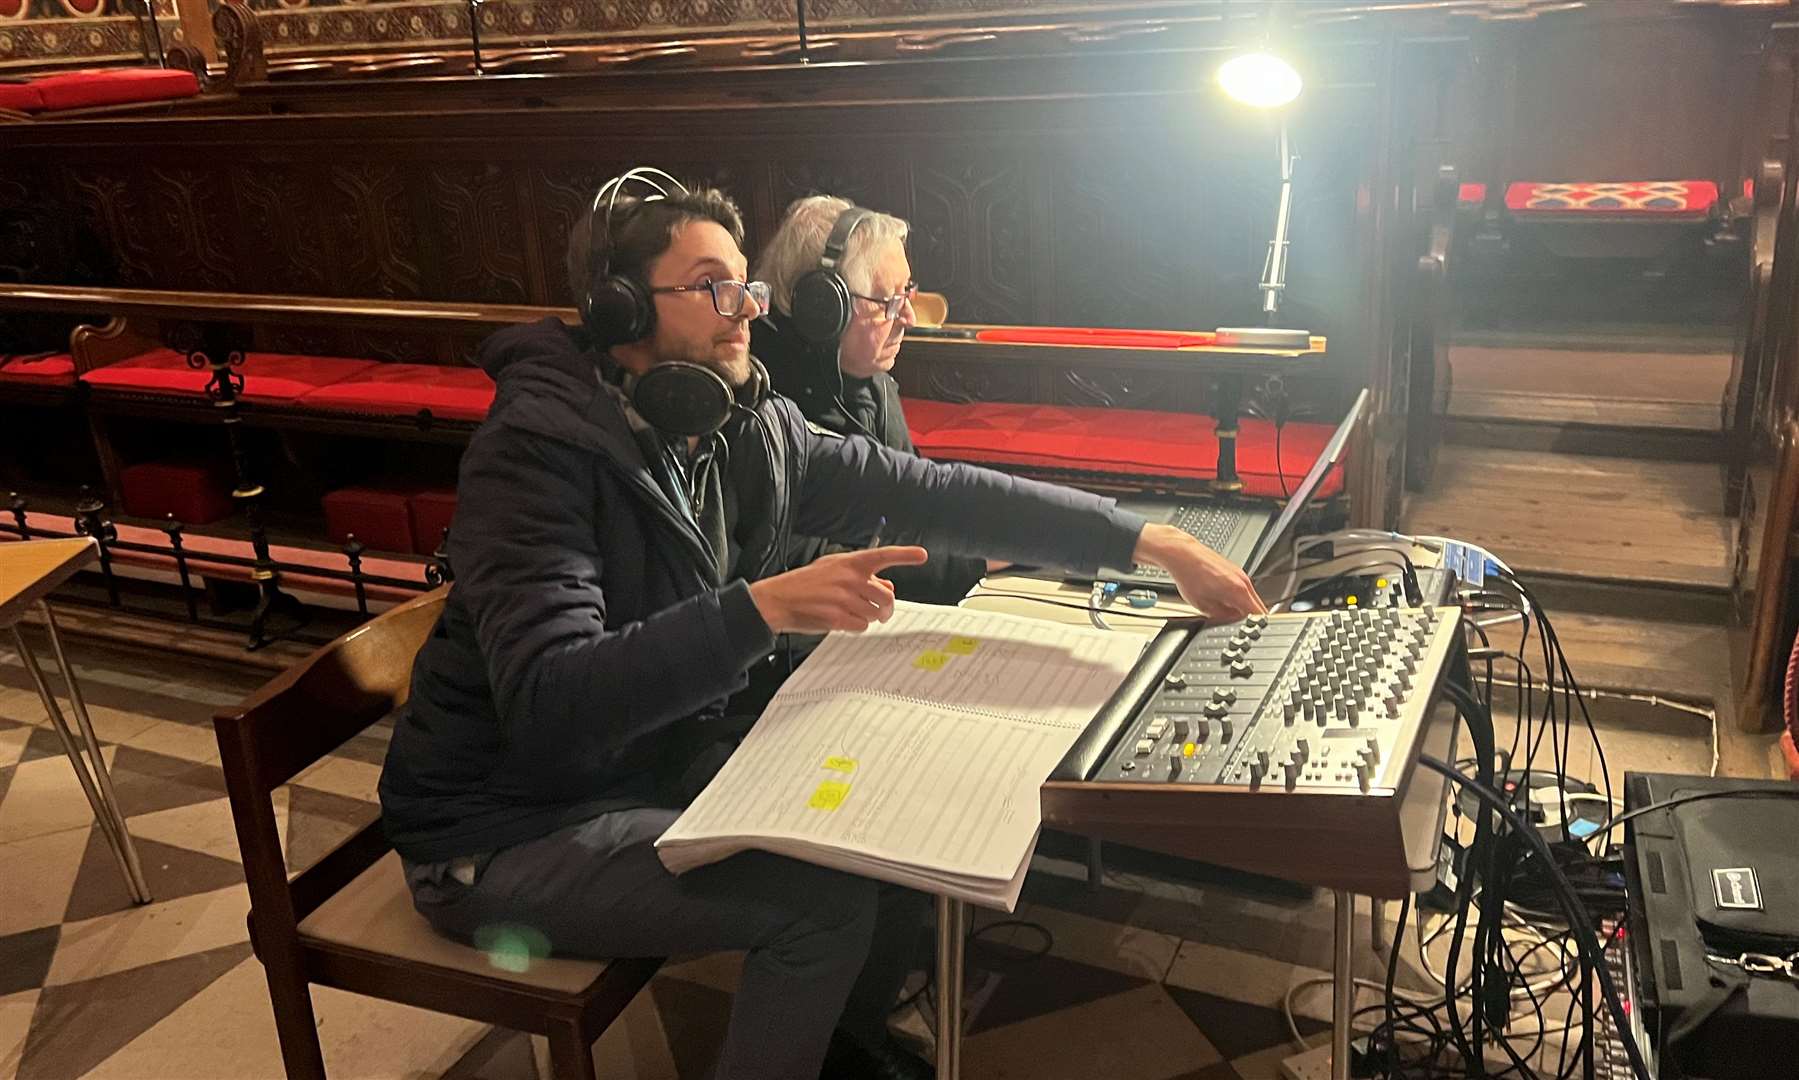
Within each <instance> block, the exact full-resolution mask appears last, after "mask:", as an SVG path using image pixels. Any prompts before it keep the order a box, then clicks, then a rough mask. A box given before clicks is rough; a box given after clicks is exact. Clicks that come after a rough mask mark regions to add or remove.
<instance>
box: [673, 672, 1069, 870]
mask: <svg viewBox="0 0 1799 1080" xmlns="http://www.w3.org/2000/svg"><path fill="white" fill-rule="evenodd" d="M810 662H811V661H810V660H808V661H807V663H808V664H810ZM1077 733H1078V732H1069V731H1066V730H1060V729H1057V728H1052V727H1044V726H1040V725H1036V724H1031V723H1027V722H1024V721H1022V720H1013V719H1007V718H1004V717H996V716H991V715H971V714H966V713H957V712H952V711H948V710H943V709H935V708H931V707H929V706H922V705H918V704H914V703H911V702H904V701H896V700H893V699H891V698H884V697H879V696H874V695H867V694H854V693H842V694H835V695H832V696H830V697H824V698H810V699H807V700H798V701H789V702H785V703H783V702H781V701H780V699H779V698H777V699H776V701H775V703H773V704H771V705H770V707H769V709H768V711H766V712H764V713H763V715H762V718H761V719H760V720H759V721H757V723H756V726H755V728H754V729H753V730H752V731H751V732H750V734H749V736H748V737H747V738H745V739H744V741H743V744H742V745H741V746H739V747H738V749H737V752H736V753H735V754H733V755H732V756H731V759H730V760H729V761H728V762H726V763H725V766H724V768H723V769H722V770H720V772H719V774H718V776H716V777H715V778H714V779H713V781H712V783H711V784H710V785H708V786H707V788H706V790H705V791H704V792H702V793H701V794H700V796H699V798H698V799H696V800H694V802H693V804H692V805H691V806H689V807H688V808H687V811H686V812H685V813H683V814H682V815H681V817H680V820H678V821H677V822H676V823H675V824H674V825H673V826H672V827H670V829H669V830H668V832H666V833H664V834H663V837H662V839H661V840H660V841H659V842H658V844H659V845H661V844H667V843H670V842H680V841H683V840H692V839H695V838H703V837H706V836H721V835H722V836H743V837H761V838H766V839H770V840H778V839H800V840H808V841H814V842H817V843H819V844H821V845H823V846H825V847H834V848H842V849H848V850H852V851H856V852H859V853H864V854H868V855H873V856H876V857H878V858H881V859H884V860H890V861H893V862H899V863H907V864H910V865H913V866H918V867H924V868H930V869H936V870H943V871H948V872H953V873H959V874H971V875H978V876H981V877H989V878H994V879H997V880H1000V881H1004V880H1007V879H1009V878H1011V877H1012V876H1013V875H1014V874H1015V873H1016V872H1017V870H1018V865H1019V858H1020V854H1021V853H1022V852H1026V851H1028V850H1029V848H1030V846H1031V844H1032V841H1033V840H1034V838H1035V836H1036V833H1037V829H1038V825H1039V824H1040V820H1041V819H1040V813H1039V806H1038V802H1037V798H1038V797H1037V789H1038V786H1039V785H1040V784H1041V783H1042V782H1043V778H1044V777H1045V776H1047V775H1048V774H1049V772H1050V770H1051V769H1053V768H1054V767H1055V765H1056V762H1058V761H1060V760H1061V758H1062V755H1063V754H1065V753H1067V750H1068V746H1069V745H1070V744H1071V743H1072V741H1073V739H1074V736H1075V734H1077Z"/></svg>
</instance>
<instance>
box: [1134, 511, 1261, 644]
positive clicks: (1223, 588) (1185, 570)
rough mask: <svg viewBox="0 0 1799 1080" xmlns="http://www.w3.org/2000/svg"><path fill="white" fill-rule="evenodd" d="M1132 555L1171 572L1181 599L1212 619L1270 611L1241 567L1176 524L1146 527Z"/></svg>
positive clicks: (1214, 620) (1221, 620) (1237, 617)
mask: <svg viewBox="0 0 1799 1080" xmlns="http://www.w3.org/2000/svg"><path fill="white" fill-rule="evenodd" d="M1131 557H1132V558H1133V559H1135V560H1136V561H1137V562H1138V563H1147V564H1149V565H1151V566H1159V567H1161V568H1162V569H1164V570H1166V571H1168V576H1169V577H1172V578H1173V579H1174V584H1175V587H1176V588H1178V589H1180V591H1181V599H1183V600H1185V601H1187V603H1189V604H1192V605H1193V606H1194V607H1196V608H1198V609H1199V610H1200V611H1203V612H1205V614H1206V617H1207V618H1208V619H1210V620H1211V621H1212V622H1235V621H1236V620H1238V619H1241V618H1242V617H1243V616H1245V615H1253V614H1257V613H1260V612H1264V611H1267V610H1268V608H1267V606H1266V605H1264V604H1263V603H1262V598H1261V597H1260V596H1258V595H1257V594H1256V587H1255V584H1254V583H1253V582H1251V581H1250V580H1249V575H1248V574H1246V573H1244V572H1243V570H1242V568H1241V567H1239V566H1238V565H1237V564H1236V563H1233V562H1231V561H1230V560H1228V559H1226V558H1225V557H1224V556H1222V555H1220V554H1218V553H1217V552H1216V551H1213V550H1212V549H1211V548H1209V547H1207V546H1205V545H1204V544H1202V543H1200V542H1199V541H1198V540H1196V539H1194V538H1193V537H1192V536H1190V535H1189V534H1187V533H1185V532H1182V531H1181V530H1179V529H1177V528H1175V527H1174V526H1172V525H1156V524H1150V525H1145V526H1143V532H1142V533H1140V534H1138V536H1137V547H1136V550H1134V551H1133V552H1132V553H1131Z"/></svg>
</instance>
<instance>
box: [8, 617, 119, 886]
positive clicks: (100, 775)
mask: <svg viewBox="0 0 1799 1080" xmlns="http://www.w3.org/2000/svg"><path fill="white" fill-rule="evenodd" d="M38 610H39V611H40V612H42V614H43V616H44V626H45V628H46V629H47V630H48V632H49V635H50V648H51V650H52V652H54V653H55V655H56V663H57V666H58V667H59V668H60V669H61V670H62V677H63V682H64V683H66V684H67V685H68V688H69V703H70V705H71V706H72V707H73V710H74V713H75V722H76V723H77V724H79V725H80V727H81V739H82V741H81V742H80V743H78V742H77V741H76V739H75V736H74V733H73V732H71V731H70V730H69V724H68V721H67V720H65V719H64V718H63V715H62V709H61V708H60V707H59V706H58V705H57V703H56V695H55V693H53V692H52V691H51V689H50V682H49V680H47V679H46V678H44V672H43V669H42V668H41V667H39V666H38V662H37V657H36V656H35V655H34V654H33V653H32V651H31V646H30V645H29V644H27V642H26V640H25V635H24V633H23V632H21V631H20V629H19V628H18V627H17V626H14V627H13V641H14V642H15V643H16V644H17V645H18V648H19V658H20V660H22V661H23V662H24V664H25V670H26V671H28V672H30V674H31V681H32V682H33V683H34V684H36V686H37V692H38V697H39V698H41V699H42V700H43V702H44V711H45V712H46V713H48V714H49V716H50V723H51V726H53V727H54V728H55V729H56V734H57V737H58V738H59V739H61V741H62V744H63V752H64V753H65V754H67V755H68V758H69V764H70V766H72V767H73V768H74V770H75V778H76V780H78V781H79V782H80V783H81V790H82V792H83V794H85V795H86V796H87V801H88V805H90V806H92V807H93V808H94V819H95V821H96V822H97V823H98V824H99V826H100V831H101V833H102V834H103V835H104V836H105V837H106V841H107V844H108V846H110V847H111V848H112V852H113V857H114V858H116V859H117V860H118V862H119V869H120V871H121V872H123V874H124V875H125V885H126V888H127V889H128V890H129V891H130V893H131V898H132V900H133V902H135V903H139V904H147V903H149V902H150V885H149V882H148V881H146V880H145V878H144V868H143V865H142V864H141V863H140V862H139V861H138V857H137V849H136V848H135V847H134V846H132V843H131V834H130V833H129V832H127V831H126V829H125V815H124V813H123V812H122V811H121V810H120V809H119V799H118V795H117V793H115V792H114V791H113V786H112V774H111V773H109V772H108V771H107V770H106V759H105V758H104V757H102V756H101V754H100V740H99V738H98V737H97V736H96V735H95V734H94V723H93V720H92V719H91V718H89V716H88V713H87V701H86V700H85V699H84V698H82V696H81V684H80V683H79V682H78V681H77V680H76V678H75V669H74V668H73V667H71V666H70V665H69V658H68V654H67V653H65V652H64V651H63V647H62V636H61V635H60V634H59V633H58V632H57V628H56V617H55V616H54V615H52V614H51V612H50V605H49V604H47V603H45V602H43V601H41V600H40V601H38ZM83 743H85V746H86V757H87V758H89V759H92V762H93V769H94V772H93V775H91V776H90V775H89V774H88V771H87V763H86V760H84V758H83V754H82V746H83ZM96 781H97V783H96Z"/></svg>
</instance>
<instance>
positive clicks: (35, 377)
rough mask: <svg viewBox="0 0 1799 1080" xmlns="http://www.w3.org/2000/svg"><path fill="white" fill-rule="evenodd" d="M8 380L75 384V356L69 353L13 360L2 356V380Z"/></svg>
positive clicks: (0, 369) (0, 368) (0, 379)
mask: <svg viewBox="0 0 1799 1080" xmlns="http://www.w3.org/2000/svg"><path fill="white" fill-rule="evenodd" d="M8 381H11V382H25V383H36V384H45V383H47V384H50V385H56V386H74V385H75V358H74V357H72V356H70V355H69V354H68V353H55V354H53V355H51V356H37V357H29V358H27V357H15V358H14V359H11V360H7V359H5V358H3V357H0V382H8Z"/></svg>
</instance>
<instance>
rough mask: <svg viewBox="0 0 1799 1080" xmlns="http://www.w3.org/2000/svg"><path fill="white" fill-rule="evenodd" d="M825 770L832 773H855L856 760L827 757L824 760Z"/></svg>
mask: <svg viewBox="0 0 1799 1080" xmlns="http://www.w3.org/2000/svg"><path fill="white" fill-rule="evenodd" d="M825 768H827V769H830V770H831V771H832V772H855V771H856V759H855V758H850V757H828V758H825Z"/></svg>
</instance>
